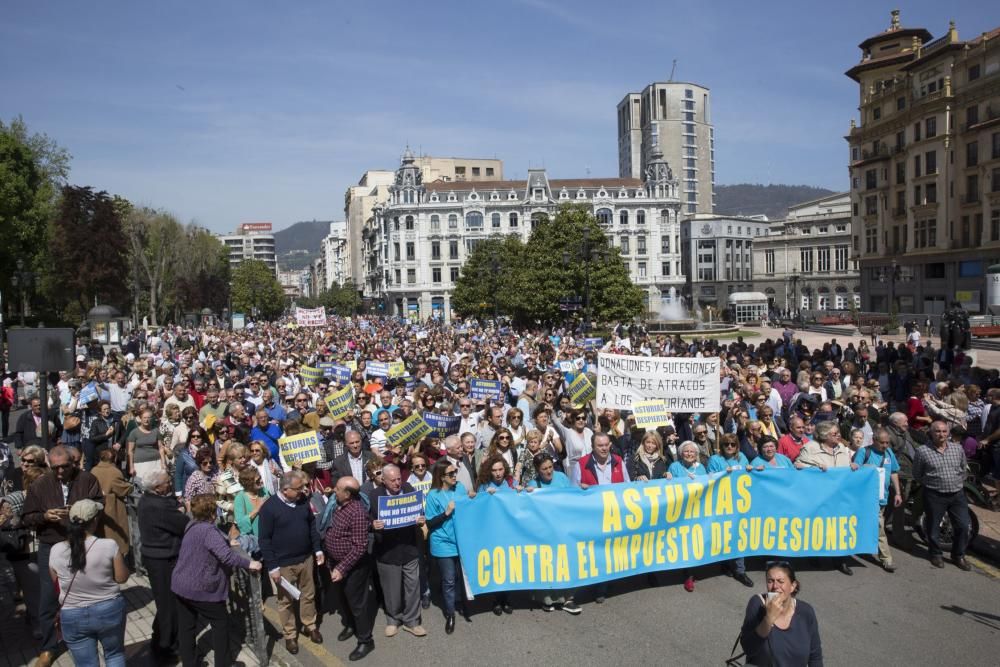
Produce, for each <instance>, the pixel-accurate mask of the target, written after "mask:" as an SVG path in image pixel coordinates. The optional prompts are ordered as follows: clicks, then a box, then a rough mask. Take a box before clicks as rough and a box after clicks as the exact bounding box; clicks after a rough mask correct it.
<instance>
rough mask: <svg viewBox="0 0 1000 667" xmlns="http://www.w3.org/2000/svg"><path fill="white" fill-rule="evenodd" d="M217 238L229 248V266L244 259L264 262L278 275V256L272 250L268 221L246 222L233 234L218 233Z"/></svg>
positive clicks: (231, 267) (240, 262)
mask: <svg viewBox="0 0 1000 667" xmlns="http://www.w3.org/2000/svg"><path fill="white" fill-rule="evenodd" d="M218 238H219V240H220V241H222V243H223V244H225V246H226V248H227V249H228V250H229V268H230V269H235V268H236V267H237V266H239V265H240V264H242V263H243V262H244V261H246V260H250V259H256V260H260V261H261V262H264V263H265V264H266V265H267V266H268V268H270V269H271V271H273V272H274V275H275V276H277V275H278V257H277V255H276V254H275V251H274V234H273V233H271V223H270V222H247V223H244V224H242V225H240V226H239V227H238V228H237V229H236V231H235V232H234V233H233V234H223V235H220V236H219V237H218Z"/></svg>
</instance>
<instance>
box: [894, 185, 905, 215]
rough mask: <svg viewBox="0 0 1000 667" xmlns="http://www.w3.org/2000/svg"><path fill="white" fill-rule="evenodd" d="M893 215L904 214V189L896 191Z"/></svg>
mask: <svg viewBox="0 0 1000 667" xmlns="http://www.w3.org/2000/svg"><path fill="white" fill-rule="evenodd" d="M893 215H906V190H897V191H896V210H895V211H893Z"/></svg>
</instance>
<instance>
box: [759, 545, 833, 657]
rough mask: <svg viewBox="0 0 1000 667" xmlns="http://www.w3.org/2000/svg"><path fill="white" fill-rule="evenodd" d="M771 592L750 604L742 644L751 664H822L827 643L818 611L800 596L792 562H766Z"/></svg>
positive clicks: (768, 584) (766, 575) (768, 590)
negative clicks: (821, 634)
mask: <svg viewBox="0 0 1000 667" xmlns="http://www.w3.org/2000/svg"><path fill="white" fill-rule="evenodd" d="M765 577H766V581H767V594H766V595H763V594H761V595H754V596H753V597H752V598H750V601H749V602H748V603H747V609H746V614H745V615H744V617H743V627H742V629H741V630H740V644H742V646H743V650H744V651H746V657H747V664H748V665H814V666H815V665H822V664H823V645H822V642H821V641H820V637H819V623H818V622H817V620H816V612H815V610H814V609H813V608H812V607H811V606H810V605H809V604H808V603H806V602H803V601H801V600H799V599H798V598H797V596H798V594H799V591H800V590H801V588H800V585H799V582H798V579H797V578H796V577H795V570H794V569H793V568H792V566H791V565H790V564H789V563H788V561H774V562H769V563H767V565H766V569H765Z"/></svg>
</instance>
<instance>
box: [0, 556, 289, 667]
mask: <svg viewBox="0 0 1000 667" xmlns="http://www.w3.org/2000/svg"><path fill="white" fill-rule="evenodd" d="M0 564H2V565H3V568H0V653H2V655H0V667H22V666H24V665H31V664H32V663H34V661H35V658H36V657H37V655H38V642H37V641H36V640H35V639H33V638H32V636H31V630H30V629H29V627H28V624H27V623H26V622H25V616H24V613H25V612H24V605H23V604H22V603H20V602H19V603H17V604H16V605H15V603H14V600H13V597H12V591H13V590H14V587H13V577H12V576H9V575H10V569H9V567H7V563H6V561H5V560H0ZM122 592H123V594H124V596H125V600H126V602H127V604H128V621H127V622H126V624H125V647H126V656H127V660H128V664H129V665H130V666H132V665H135V666H137V667H145V666H147V665H148V666H149V667H153V666H154V665H156V662H155V661H154V660H153V659H152V657H151V656H150V653H149V648H148V647H149V640H150V638H152V636H153V628H152V624H153V616H154V614H155V612H156V608H155V606H154V605H153V596H152V593H151V592H150V590H149V584H148V582H147V581H146V578H145V577H142V576H138V575H132V576H131V577H129V580H128V581H127V582H126V583H125V584H123V585H122ZM198 648H199V653H201V652H203V651H204V652H206V653H207V654H208V655H209V656H211V643H210V642H209V641H208V636H207V635H202V636H201V638H200V640H199V642H198ZM278 658H279V656H278V655H274V654H272V656H271V660H270V661H269V664H282V663H283V662H284V661H283V660H280V659H278ZM236 659H237V660H238V661H239V662H242V663H243V664H244V665H247V667H261V665H260V663H259V662H258V661H257V659H256V657H255V656H254V654H253V652H252V651H251V650H250V649H249V648H248V647H247V646H242V647H241V650H240V653H239V655H238V656H237V658H236ZM207 660H208V664H212V658H211V657H208V658H207ZM55 664H56V665H58V666H59V667H73V658H72V656H70V654H69V653H68V652H67V653H63V654H62V655H60V656H59V658H58V660H56V663H55Z"/></svg>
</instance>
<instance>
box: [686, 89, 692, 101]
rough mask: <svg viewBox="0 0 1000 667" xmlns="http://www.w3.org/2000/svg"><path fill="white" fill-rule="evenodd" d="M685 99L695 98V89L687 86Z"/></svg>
mask: <svg viewBox="0 0 1000 667" xmlns="http://www.w3.org/2000/svg"><path fill="white" fill-rule="evenodd" d="M684 99H687V100H693V99H694V91H693V90H691V89H690V88H685V89H684Z"/></svg>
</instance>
